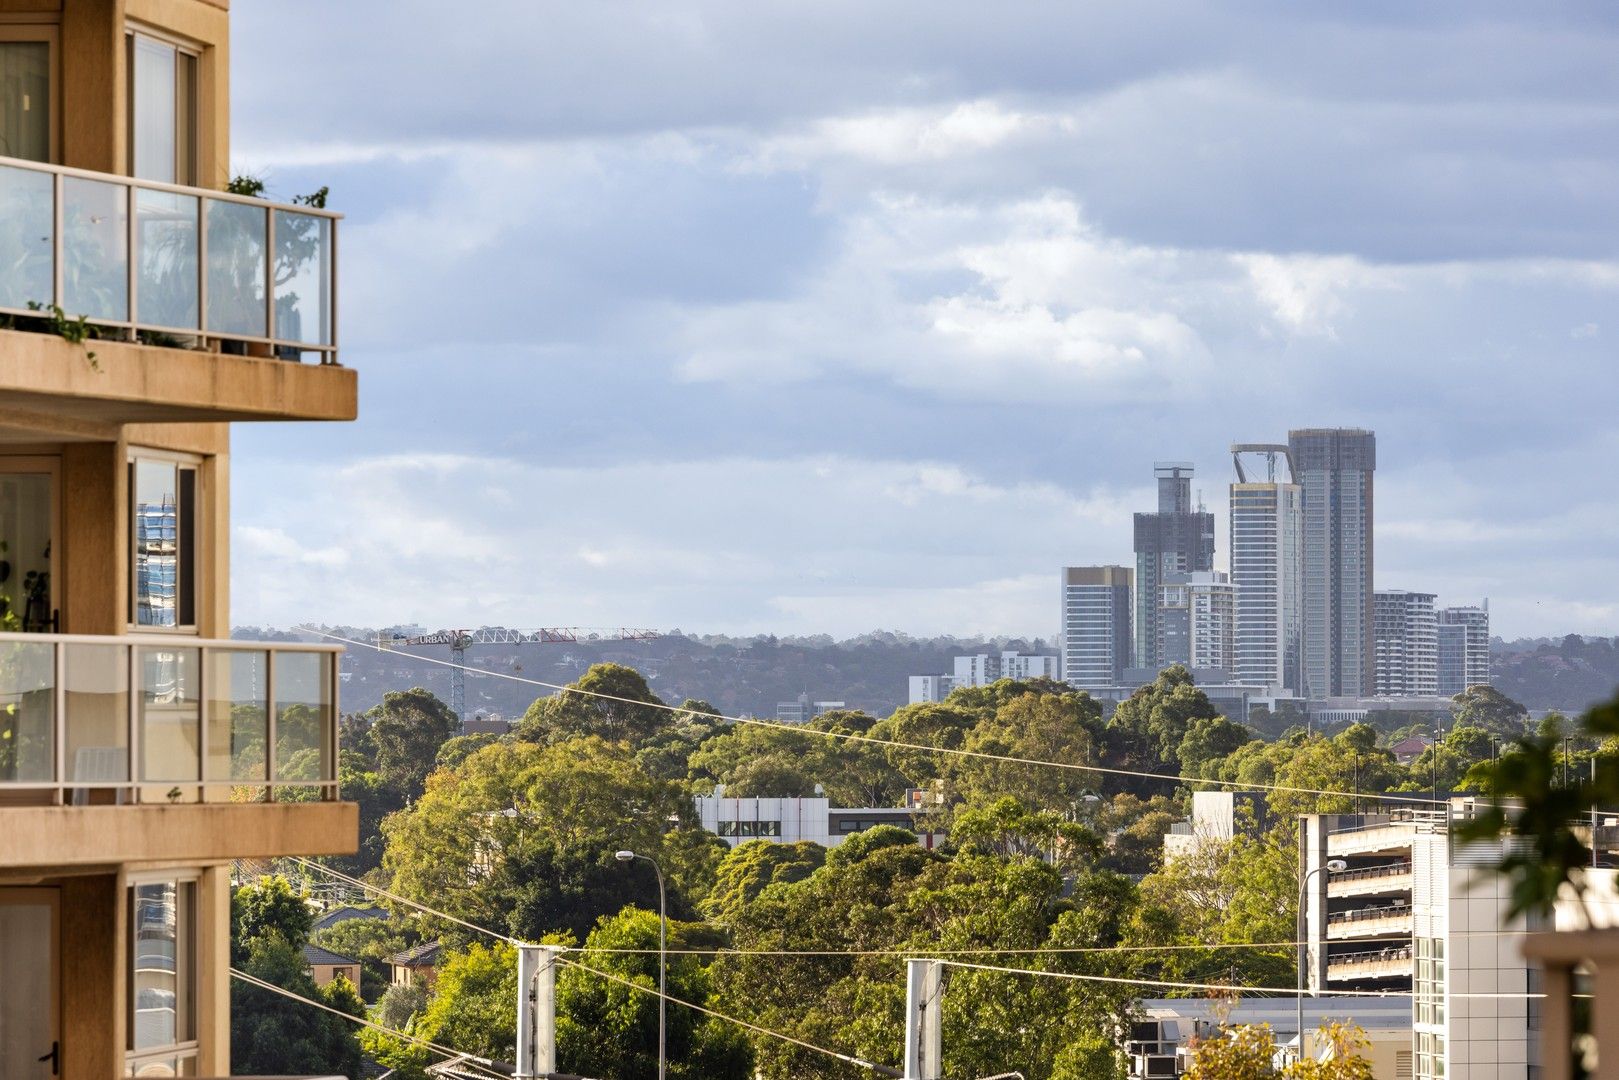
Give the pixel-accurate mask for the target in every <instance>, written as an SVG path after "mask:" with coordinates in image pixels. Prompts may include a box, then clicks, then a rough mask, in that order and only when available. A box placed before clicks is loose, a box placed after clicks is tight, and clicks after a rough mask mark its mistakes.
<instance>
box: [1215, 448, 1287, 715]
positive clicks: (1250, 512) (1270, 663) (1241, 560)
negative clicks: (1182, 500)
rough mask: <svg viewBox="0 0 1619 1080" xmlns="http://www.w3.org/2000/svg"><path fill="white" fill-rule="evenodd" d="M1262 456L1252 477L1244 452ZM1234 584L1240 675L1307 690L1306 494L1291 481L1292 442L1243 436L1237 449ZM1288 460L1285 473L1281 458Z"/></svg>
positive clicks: (1272, 688)
mask: <svg viewBox="0 0 1619 1080" xmlns="http://www.w3.org/2000/svg"><path fill="white" fill-rule="evenodd" d="M1248 455H1260V456H1261V457H1262V458H1263V459H1264V462H1265V473H1264V476H1265V479H1263V480H1259V479H1257V478H1250V477H1249V475H1248V472H1247V470H1246V469H1245V468H1244V467H1243V458H1244V457H1245V456H1248ZM1231 457H1232V461H1233V463H1234V464H1235V465H1236V469H1237V482H1236V483H1234V484H1232V485H1231V585H1232V588H1233V589H1234V591H1235V604H1236V635H1235V636H1236V645H1235V652H1236V657H1235V661H1234V666H1233V667H1232V668H1231V670H1232V671H1233V673H1234V674H1235V675H1236V676H1237V680H1238V681H1239V682H1243V683H1247V684H1250V685H1256V686H1263V687H1265V688H1266V689H1267V691H1268V692H1269V693H1271V694H1279V695H1286V696H1303V694H1304V689H1305V688H1304V667H1303V664H1304V548H1303V542H1304V541H1303V536H1304V495H1303V489H1302V488H1301V487H1300V486H1299V485H1298V484H1296V483H1293V482H1292V481H1291V464H1290V457H1289V451H1288V448H1287V447H1286V446H1283V445H1279V444H1274V445H1273V444H1265V443H1239V444H1237V445H1235V446H1233V447H1232V448H1231ZM1278 459H1280V461H1281V462H1287V463H1289V464H1288V470H1289V471H1288V478H1287V479H1280V478H1279V475H1280V474H1279V473H1278V471H1277V465H1278V463H1279V461H1278Z"/></svg>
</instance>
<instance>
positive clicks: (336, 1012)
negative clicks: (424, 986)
mask: <svg viewBox="0 0 1619 1080" xmlns="http://www.w3.org/2000/svg"><path fill="white" fill-rule="evenodd" d="M230 974H231V978H233V979H236V980H238V981H240V982H244V983H248V984H249V985H251V986H256V987H258V988H259V989H261V990H268V991H270V992H271V993H273V994H280V995H281V996H282V997H284V998H291V999H292V1000H293V1001H301V1002H303V1003H304V1004H305V1005H312V1006H314V1007H315V1008H317V1009H323V1010H325V1011H326V1012H329V1013H331V1014H332V1015H333V1016H341V1017H342V1018H343V1019H344V1020H347V1021H349V1022H350V1023H353V1024H359V1025H360V1026H361V1027H366V1028H370V1029H371V1030H373V1031H380V1032H382V1033H383V1034H385V1035H392V1036H394V1037H395V1038H398V1039H404V1040H405V1041H406V1042H409V1043H414V1044H416V1045H417V1046H420V1047H423V1048H424V1049H427V1050H430V1051H432V1052H433V1053H435V1054H438V1055H440V1056H442V1057H444V1058H446V1059H447V1060H452V1061H463V1062H467V1061H470V1062H471V1064H470V1065H467V1066H466V1068H467V1069H468V1071H470V1072H478V1073H482V1074H484V1075H485V1076H487V1077H489V1078H490V1080H509V1078H508V1077H506V1076H505V1075H503V1074H502V1073H499V1072H496V1071H495V1070H494V1069H493V1068H492V1067H491V1066H493V1064H494V1063H493V1062H491V1061H489V1060H488V1059H486V1058H479V1057H475V1056H474V1055H471V1054H467V1053H465V1052H463V1051H461V1050H456V1049H454V1048H452V1047H448V1046H444V1045H441V1044H439V1043H436V1042H432V1041H430V1040H428V1039H424V1038H422V1037H420V1036H419V1035H407V1034H406V1033H405V1032H403V1031H395V1030H394V1029H393V1028H391V1027H385V1026H384V1025H382V1024H379V1023H377V1022H376V1021H374V1020H369V1019H367V1018H365V1017H363V1016H355V1015H354V1014H353V1013H346V1012H344V1011H343V1010H342V1009H338V1008H333V1007H332V1006H331V1005H328V1004H327V1003H326V1002H324V1001H316V1000H315V999H314V998H309V997H304V995H302V994H299V993H295V992H293V991H291V990H288V989H287V988H286V987H284V986H277V985H276V984H275V983H273V982H266V981H265V980H264V979H261V978H259V977H258V976H257V975H249V974H248V973H247V972H245V971H240V970H238V969H236V968H231V969H230Z"/></svg>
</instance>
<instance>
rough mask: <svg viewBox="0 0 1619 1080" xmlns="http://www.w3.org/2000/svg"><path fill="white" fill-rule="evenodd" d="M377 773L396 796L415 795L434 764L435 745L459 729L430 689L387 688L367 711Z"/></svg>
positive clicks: (424, 782) (448, 709)
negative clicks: (380, 700)
mask: <svg viewBox="0 0 1619 1080" xmlns="http://www.w3.org/2000/svg"><path fill="white" fill-rule="evenodd" d="M367 715H368V716H369V717H370V719H371V741H372V743H373V744H375V746H376V748H377V749H376V756H377V772H378V773H380V774H381V775H382V781H383V783H385V784H387V785H388V786H389V787H390V788H392V789H393V790H394V791H396V792H398V793H399V795H400V796H401V797H402V798H404V799H406V800H411V799H415V798H417V797H418V796H419V795H420V794H421V793H422V790H423V788H424V786H425V785H426V782H427V776H428V774H429V773H431V772H432V771H433V770H434V768H436V767H437V762H438V752H439V747H441V746H443V745H444V743H445V742H446V741H448V740H449V738H450V737H451V736H453V735H454V734H455V733H456V731H457V730H458V729H459V728H460V723H459V722H458V721H457V720H456V717H455V714H454V713H452V712H451V711H450V708H449V706H448V705H445V704H444V702H442V701H440V700H439V699H438V698H437V697H435V696H434V695H433V693H432V691H430V690H424V689H423V688H422V687H420V686H418V687H414V688H412V689H410V690H390V691H389V692H388V693H386V694H384V695H383V697H382V703H381V704H379V705H377V706H376V707H374V708H373V709H371V711H370V712H369V713H368V714H367Z"/></svg>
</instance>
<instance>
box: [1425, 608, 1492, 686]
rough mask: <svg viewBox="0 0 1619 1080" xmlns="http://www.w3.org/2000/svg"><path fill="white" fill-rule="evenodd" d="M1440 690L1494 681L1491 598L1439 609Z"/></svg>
mask: <svg viewBox="0 0 1619 1080" xmlns="http://www.w3.org/2000/svg"><path fill="white" fill-rule="evenodd" d="M1438 683H1439V693H1440V694H1441V695H1443V696H1445V697H1455V696H1456V695H1457V694H1459V693H1461V692H1462V691H1463V690H1466V689H1467V688H1468V687H1469V686H1488V685H1490V602H1489V601H1488V600H1485V601H1484V603H1483V604H1481V605H1480V606H1478V607H1448V608H1440V609H1439V674H1438Z"/></svg>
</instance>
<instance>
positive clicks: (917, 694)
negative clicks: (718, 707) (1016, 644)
mask: <svg viewBox="0 0 1619 1080" xmlns="http://www.w3.org/2000/svg"><path fill="white" fill-rule="evenodd" d="M1061 677H1062V662H1061V659H1060V658H1059V657H1056V656H1050V655H1047V654H1043V653H1020V652H1016V651H1008V652H1002V653H978V654H976V655H973V656H958V657H956V658H955V662H954V665H953V667H952V673H951V674H949V675H912V676H911V677H910V697H909V703H910V704H912V705H916V704H920V703H922V702H928V701H943V700H944V699H945V698H946V697H948V696H950V691H952V690H954V689H956V688H957V687H961V686H988V685H989V684H990V683H993V682H997V681H999V680H1001V679H1018V680H1027V679H1060V678H1061Z"/></svg>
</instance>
